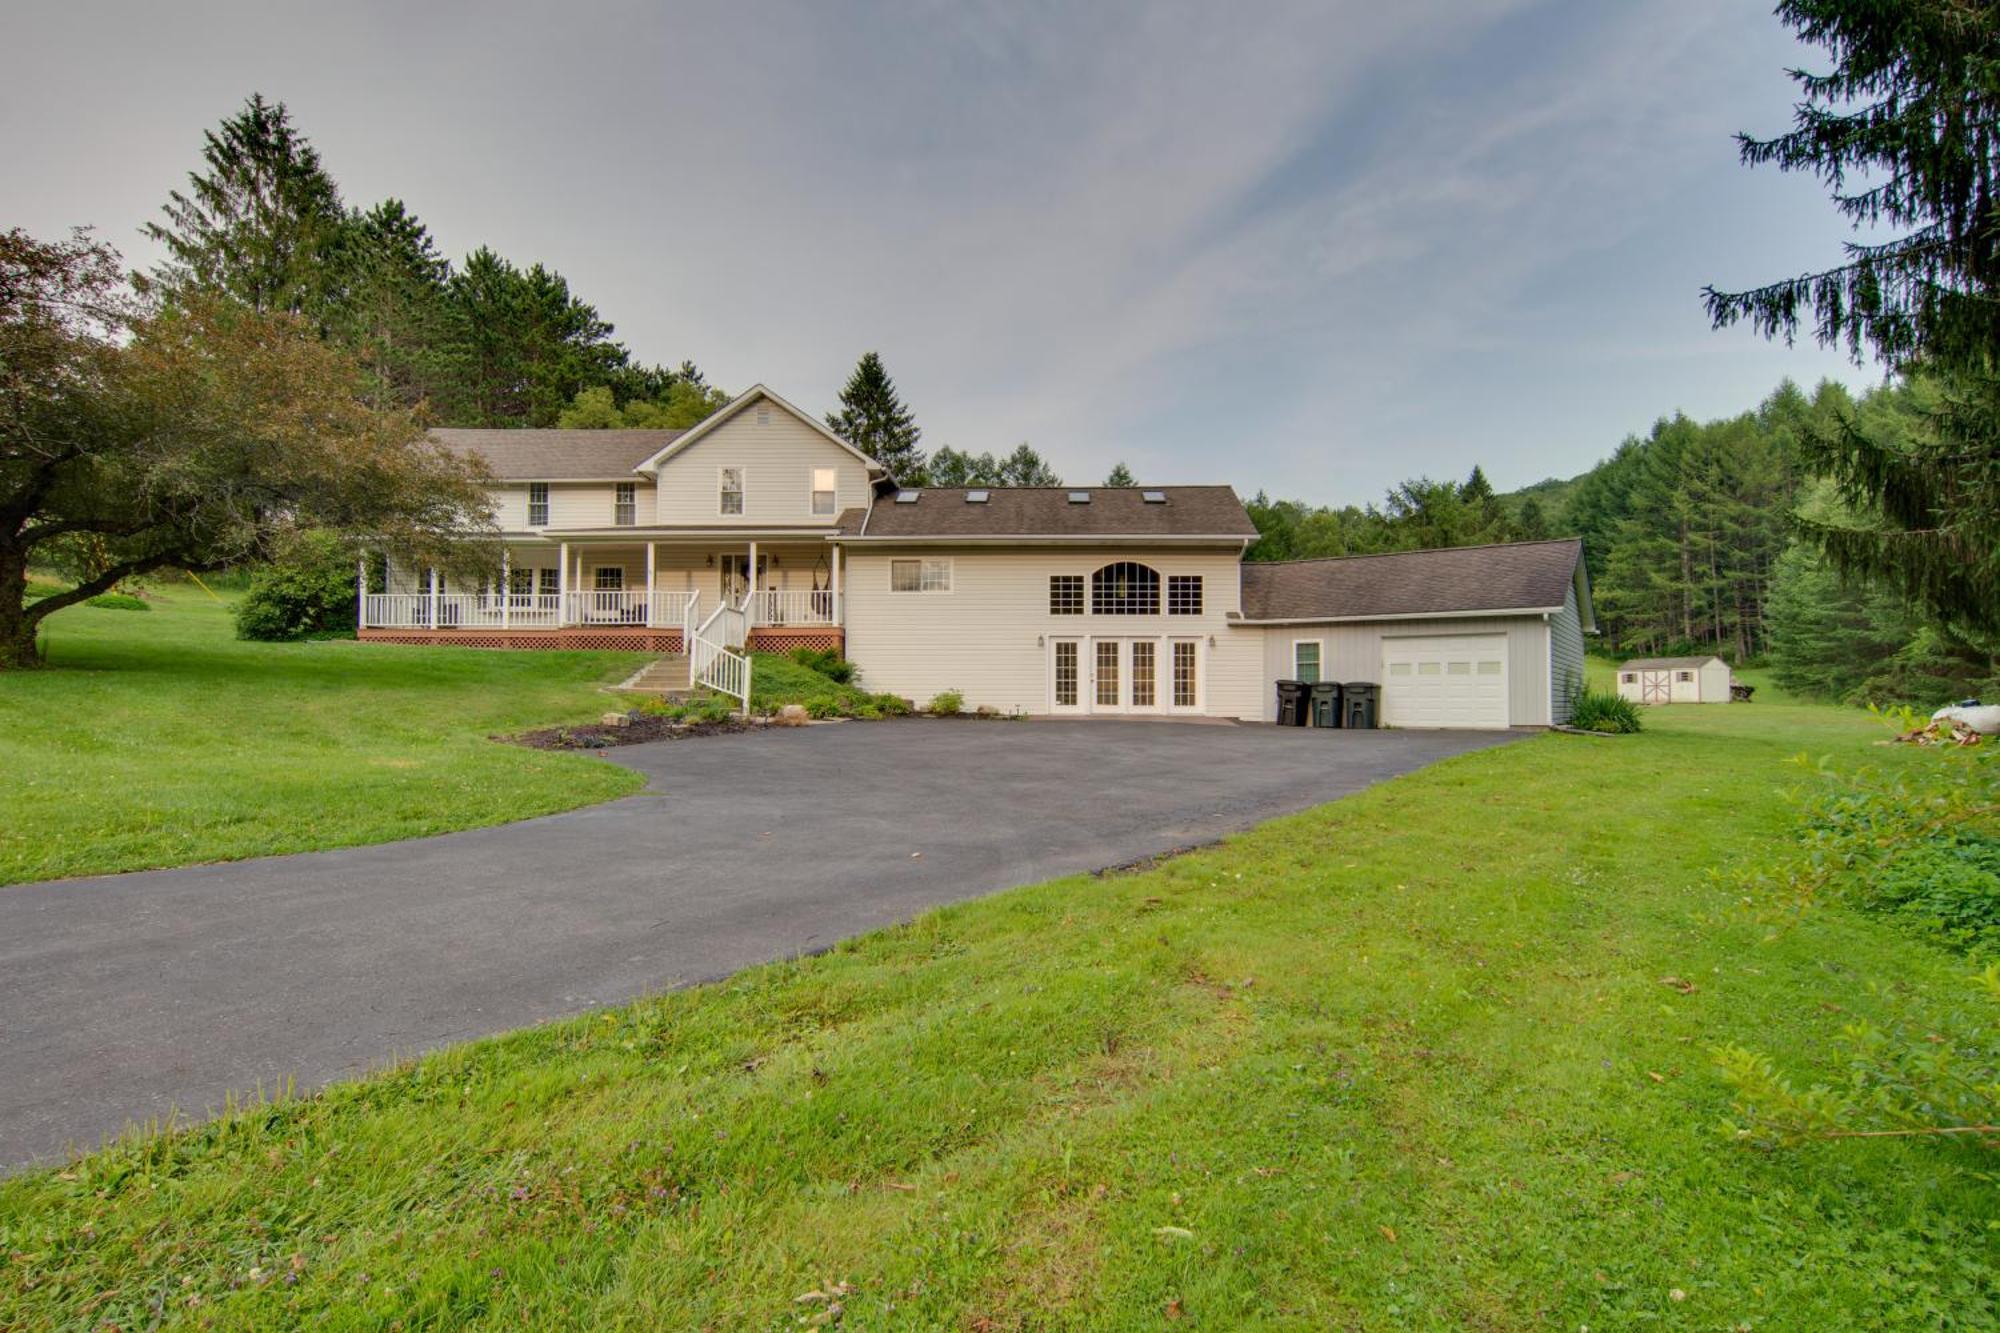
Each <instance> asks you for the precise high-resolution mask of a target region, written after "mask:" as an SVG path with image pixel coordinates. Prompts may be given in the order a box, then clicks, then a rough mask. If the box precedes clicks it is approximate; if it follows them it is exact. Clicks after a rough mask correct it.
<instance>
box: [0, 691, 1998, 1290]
mask: <svg viewBox="0 0 2000 1333" xmlns="http://www.w3.org/2000/svg"><path fill="white" fill-rule="evenodd" d="M1648 722H1649V724H1650V727H1649V730H1648V731H1647V732H1646V733H1645V734H1643V735H1641V736H1638V737H1632V738H1621V739H1616V740H1612V739H1587V738H1581V737H1567V736H1555V735H1551V736H1544V737H1540V738H1535V739H1531V740H1527V741H1524V742H1522V743H1520V744H1516V745H1512V746H1508V747H1505V748H1503V749H1500V750H1497V751H1487V752H1483V753H1479V754H1475V755H1469V756H1465V757H1462V758H1459V759H1455V760H1452V761H1450V762H1448V763H1445V764H1441V765H1438V766H1436V767H1434V768H1432V769H1429V770H1427V771H1424V772H1422V773H1419V774H1415V775H1412V776H1410V777H1406V778H1403V779H1400V780H1398V781H1395V782H1392V783H1389V784H1387V785H1385V786H1382V787H1379V788H1376V789H1374V790H1372V791H1370V792H1368V793H1365V794H1363V795H1361V796H1359V797H1356V798H1353V799H1350V800H1347V801H1343V802H1340V803H1338V804H1335V805H1332V806H1327V807H1323V808H1321V809H1318V810H1314V811H1311V812H1308V813H1305V814H1302V815H1299V816H1295V817H1292V818H1288V819H1283V820H1279V821H1276V822H1274V823H1271V824H1268V825H1265V826H1263V827H1261V828H1259V829H1257V830H1254V831H1252V832H1250V833H1247V834H1245V835H1243V836H1240V837H1237V838H1234V839H1232V840H1230V841H1229V842H1228V843H1226V844H1225V845H1223V846H1221V847H1218V848H1215V849H1211V850H1206V851H1203V852H1200V853H1196V854H1193V855H1189V856H1186V857H1182V858H1179V859H1177V860H1174V861H1171V862H1168V863H1166V864H1164V865H1162V866H1160V867H1158V868H1155V869H1152V870H1149V871H1145V872H1143V873H1136V874H1129V875H1122V876H1116V877H1111V878H1105V879H1097V878H1092V877H1079V878H1073V879H1067V880H1062V881H1058V882H1054V883H1050V884H1044V885H1040V886H1037V887H1033V888H1027V889H1022V890H1017V891H1014V892H1011V893H1007V894H1003V895H1000V896H997V897H993V898H989V899H985V900H982V901H978V902H974V903H969V904H965V905H961V906H957V907H953V908H949V909H946V910H942V911H938V912H934V913H931V914H929V915H927V916H924V917H923V918H921V919H919V920H917V921H915V922H913V923H911V924H908V925H906V926H903V927H900V928H896V929H891V930H886V931H882V932H879V933H876V934H873V935H870V936H868V937H865V938H863V939H860V940H858V941H854V942H851V943H848V944H845V945H843V946H841V947H840V948H838V949H836V950H835V951H834V952H832V953H830V954H828V955H825V956H822V957H818V958H812V959H807V960H801V961H798V962H795V963H790V964H784V965H775V966H769V967H764V968H759V969H754V970H752V971H749V972H746V973H744V974H741V975H740V976H738V977H736V978H734V979H732V980H730V981H728V982H726V983H722V984H718V985H712V986H706V987H702V988H699V989H695V990H691V991H687V992H683V993H679V994H675V995H671V996H667V997H663V998H660V999H658V1000H655V1001H651V1002H647V1003H642V1004H638V1005H634V1006H631V1007H628V1008H624V1009H619V1010H616V1011H611V1012H605V1013H601V1014H597V1015H593V1016H590V1017H588V1018H584V1019H578V1020H575V1021H571V1022H565V1023H562V1024H557V1025H552V1026H549V1027H546V1028H542V1029H537V1030H533V1031H528V1032H523V1033H518V1034H514V1035H511V1036H508V1037H504V1038H499V1039H495V1040H491V1041H487V1042H483V1043H478V1044H475V1045H470V1046H466V1047H462V1048H458V1049H454V1050H451V1051H447V1052H443V1053H440V1054H438V1055H436V1056H433V1057H430V1058H427V1059H424V1060H422V1061H421V1062H418V1063H415V1064H412V1065H409V1066H406V1067H403V1068H400V1069H397V1070H395V1071H392V1072H389V1073H386V1074H384V1075H383V1076H381V1077H378V1078H375V1079H372V1080H369V1081H366V1082H361V1083H355V1084H349V1085H344V1086H341V1087H338V1088H336V1089H334V1090H332V1091H330V1092H328V1093H327V1094H325V1095H323V1096H319V1097H316V1098H312V1099H308V1100H301V1101H294V1102H290V1103H281V1104H276V1105H271V1106H268V1107H260V1108H254V1109H251V1110H248V1111H245V1112H243V1113H241V1114H239V1115H237V1116H236V1117H235V1118H233V1119H230V1120H227V1121H225V1122H222V1123H218V1124H216V1125H213V1126H210V1127H208V1128H205V1129H202V1130H198V1131H195V1132H192V1133H189V1134H187V1135H184V1136H181V1137H178V1138H171V1139H153V1140H150V1141H143V1142H134V1143H132V1144H129V1145H127V1146H123V1147H119V1148H115V1149H113V1150H110V1151H106V1152H103V1153H100V1154H97V1155H94V1156H91V1157H88V1158H85V1159H84V1160H82V1161H80V1162H78V1163H76V1164H74V1165H73V1166H71V1167H70V1168H69V1169H67V1170H64V1171H61V1172H56V1171H45V1172H40V1173H37V1174H32V1175H28V1176H25V1177H21V1178H17V1179H14V1180H11V1181H8V1182H4V1183H0V1252H11V1254H12V1256H13V1258H12V1262H11V1264H10V1265H8V1266H7V1267H5V1268H4V1269H0V1327H6V1326H15V1325H18V1326H22V1327H52V1326H59V1325H65V1324H67V1325H73V1326H77V1327H82V1326H85V1325H87V1324H91V1323H94V1322H96V1321H109V1322H111V1323H114V1324H117V1325H119V1326H122V1327H127V1328H131V1327H138V1326H141V1325H148V1324H150V1323H151V1322H152V1321H154V1320H155V1319H161V1318H164V1319H165V1320H166V1321H169V1322H173V1321H181V1320H187V1321H201V1322H203V1323H204V1325H205V1326H207V1325H209V1324H212V1326H214V1327H218V1328H246V1327H277V1326H287V1327H289V1326H307V1325H313V1324H317V1323H321V1322H325V1323H329V1324H331V1325H333V1326H337V1327H362V1326H367V1327H378V1326H379V1327H389V1326H402V1327H412V1328H414V1327H442V1326H457V1325H463V1324H478V1325H492V1326H496V1327H498V1326H508V1327H516V1326H524V1325H525V1326H534V1327H558V1326H566V1327H599V1326H607V1327H608V1326H640V1327H648V1326H658V1325H662V1324H666V1325H672V1326H676V1327H715V1328H722V1327H744V1326H766V1327H770V1326H778V1325H785V1326H791V1325H793V1324H794V1322H795V1321H797V1320H799V1319H800V1318H801V1317H802V1316H803V1317H812V1316H816V1315H822V1314H824V1313H825V1312H826V1310H827V1302H826V1301H824V1300H808V1301H806V1302H804V1303H799V1302H797V1301H796V1300H795V1298H797V1297H799V1296H801V1295H802V1294H805V1293H808V1292H811V1291H815V1290H817V1291H819V1292H821V1293H822V1294H824V1293H826V1292H827V1291H829V1289H830V1287H831V1284H836V1283H845V1284H851V1290H848V1291H846V1292H845V1294H844V1295H841V1296H839V1297H838V1299H839V1300H840V1301H841V1302H842V1304H843V1305H844V1307H845V1318H846V1322H847V1324H848V1326H859V1327H868V1328H877V1327H912V1328H931V1327H960V1328H980V1329H995V1328H1026V1327H1037V1328H1039V1327H1049V1326H1061V1325H1086V1324H1087V1325H1092V1326H1112V1327H1152V1326H1156V1325H1158V1324H1160V1323H1162V1322H1163V1321H1168V1320H1172V1319H1175V1318H1176V1317H1179V1318H1184V1319H1185V1320H1186V1321H1187V1322H1188V1323H1189V1324H1190V1325H1193V1326H1203V1327H1214V1328H1235V1327H1242V1326H1253V1325H1287V1326H1298V1327H1315V1328H1318V1327H1329V1326H1331V1327H1354V1328H1382V1329H1391V1328H1395V1329H1402V1328H1436V1329H1446V1328H1450V1329H1458V1328H1480V1329H1512V1328H1540V1327H1555V1328H1567V1329H1576V1328H1578V1327H1579V1326H1583V1325H1588V1326H1589V1327H1591V1328H1605V1329H1608V1328H1620V1329H1622V1328H1633V1327H1664V1328H1689V1329H1696V1328H1699V1329H1724V1328H1736V1327H1746V1326H1747V1327H1752V1328H1757V1329H1766V1328H1772V1329H1775V1328H1798V1329H1826V1328H1858V1327H1871V1328H1940V1327H1957V1326H1974V1325H1980V1324H1985V1323H1989V1322H1990V1321H1992V1320H1993V1319H1994V1318H1995V1277H1994V1274H1995V1272H1996V1261H2000V1239H1996V1237H2000V1232H1996V1230H1995V1229H1994V1228H1993V1227H1992V1225H1991V1219H1992V1217H1993V1216H1994V1214H1995V1207H1994V1205H1995V1193H1994V1187H1993V1185H1992V1180H1991V1174H1990V1172H1991V1164H1990V1163H1981V1162H1979V1161H1978V1160H1977V1159H1976V1157H1975V1156H1974V1150H1971V1149H1967V1148H1964V1147H1963V1146H1954V1145H1947V1144H1929V1143H1909V1142H1900V1141H1879V1142H1868V1143H1848V1144H1843V1145H1840V1146H1826V1147H1812V1148H1808V1149H1804V1150H1800V1151H1794V1152H1786V1153H1765V1152H1760V1151H1756V1150H1753V1149H1750V1148H1747V1147H1744V1146H1741V1145H1739V1144H1737V1143H1734V1142H1732V1141H1730V1140H1729V1139H1728V1138H1727V1137H1726V1135H1725V1134H1724V1133H1723V1132H1722V1131H1721V1126H1722V1125H1723V1123H1724V1122H1725V1120H1726V1118H1727V1115H1728V1096H1727V1093H1726V1090H1725V1089H1724V1088H1723V1087H1722V1086H1721V1084H1720V1083H1719V1082H1718V1080H1717V1079H1716V1077H1715V1076H1714V1075H1713V1074H1712V1073H1711V1072H1710V1069H1709V1067H1708V1056H1707V1054H1706V1052H1707V1049H1708V1047H1709V1046H1710V1044H1711V1043H1714V1042H1718V1041H1721V1040H1724V1039H1731V1038H1734V1039H1744V1040H1748V1041H1751V1042H1754V1043H1755V1044H1757V1045H1759V1046H1761V1047H1763V1048H1764V1049H1766V1050H1768V1051H1769V1052H1770V1053H1772V1054H1773V1055H1774V1056H1776V1057H1778V1058H1779V1059H1780V1060H1781V1061H1782V1062H1783V1063H1784V1064H1785V1065H1786V1066H1787V1067H1789V1068H1791V1069H1793V1070H1803V1071H1807V1072H1809V1073H1815V1074H1817V1075H1819V1076H1821V1077H1830V1076H1832V1075H1834V1074H1835V1072H1836V1071H1835V1070H1834V1069H1833V1068H1831V1066H1830V1065H1829V1052H1828V1042H1829V1038H1830V1037H1831V1036H1832V1035H1833V1034H1834V1033H1835V1032H1836V1031H1837V1030H1838V1028H1839V1025H1840V1024H1841V1023H1843V1022H1845V1021H1847V1020H1848V1018H1849V1016H1850V1015H1851V1014H1853V1013H1855V1012H1864V1011H1867V1010H1869V1009H1870V1008H1871V1007H1872V1005H1873V1003H1874V1001H1873V1000H1872V999H1871V996H1870V992H1869V989H1868V982H1869V981H1870V979H1871V978H1884V979H1893V981H1894V982H1895V984H1897V985H1899V986H1902V987H1908V988H1912V989H1917V990H1925V991H1932V992H1936V993H1938V994H1939V995H1941V996H1942V995H1946V994H1948V993H1949V992H1950V991H1951V990H1953V989H1954V988H1955V987H1956V986H1958V985H1959V984H1960V982H1959V974H1960V971H1961V963H1960V962H1959V961H1958V960H1955V959H1951V958H1948V957H1945V956H1943V955H1942V954H1939V953H1937V952H1935V951H1933V950H1932V949H1931V948H1930V947H1929V946H1927V945H1924V944H1922V943H1919V942H1917V941H1914V940H1911V939H1907V938H1903V937H1901V936H1898V935H1896V934H1894V933H1892V932H1890V931H1888V930H1886V929H1884V928H1883V927H1882V926H1881V925H1880V924H1878V923H1873V922H1869V921H1865V920H1862V919H1860V918H1857V917H1852V916H1848V915H1846V914H1843V913H1841V912H1839V911H1834V910H1830V911H1828V912H1826V913H1824V914H1821V915H1817V916H1816V917H1815V918H1813V919H1812V920H1810V921H1809V922H1807V923H1806V924H1805V925H1802V926H1800V927H1798V928H1796V929H1794V930H1792V931H1791V932H1789V933H1787V934H1784V935H1782V936H1780V937H1779V938H1777V939H1776V940H1774V941H1770V942H1764V941H1763V938H1762V937H1763V931H1762V930H1761V929H1759V928H1757V927H1754V926H1751V925H1749V924H1747V923H1740V922H1735V921H1734V920H1733V919H1732V918H1730V917H1729V916H1728V914H1727V908H1728V895H1727V893H1726V891H1725V890H1723V889H1721V888H1719V887H1717V886H1715V885H1714V884H1712V883H1711V882H1710V881H1709V880H1707V879H1706V877H1705V873H1704V872H1705V871H1706V870H1707V868H1708V867H1710V866H1712V865H1716V864H1718V863H1726V862H1728V861H1730V860H1732V859H1733V858H1737V857H1741V856H1743V855H1745V854H1746V853H1748V852H1751V851H1753V850H1754V849H1755V848H1756V847H1758V846H1759V845H1760V844H1761V843H1763V842H1765V841H1766V840H1769V839H1772V838H1775V837H1779V836H1782V834H1783V831H1784V829H1785V826H1786V811H1785V807H1784V802H1783V800H1782V797H1781V794H1780V789H1781V786H1782V785H1783V784H1784V783H1786V782H1787V781H1788V776H1787V773H1786V771H1785V770H1784V768H1783V766H1782V763H1781V761H1782V760H1783V759H1784V758H1785V757H1786V756H1788V755H1789V754H1791V753H1793V752H1795V751H1797V750H1799V749H1801V748H1809V749H1811V750H1814V751H1816V752H1824V753H1832V754H1835V755H1838V756H1844V757H1846V758H1850V759H1851V758H1854V757H1856V756H1858V755H1861V754H1864V753H1870V752H1868V751H1867V750H1866V748H1865V747H1866V746H1867V743H1868V742H1869V741H1870V740H1871V739H1873V737H1874V736H1875V735H1876V734H1877V733H1876V731H1875V730H1873V729H1872V728H1871V727H1870V725H1869V724H1868V723H1867V722H1866V720H1865V719H1861V718H1858V717H1856V716H1855V715H1853V714H1852V713H1846V712H1839V711H1834V710H1830V709H1820V708H1809V707H1799V706H1782V705H1781V706H1773V707H1765V706H1762V705H1752V706H1750V707H1747V708H1735V707H1731V708H1707V709H1700V708H1683V709H1673V710H1664V711H1658V710H1656V711H1654V712H1651V713H1649V714H1648ZM1877 753H1880V754H1881V758H1882V761H1883V762H1889V763H1898V762H1923V761H1924V759H1925V756H1923V755H1921V754H1910V753H1907V752H1895V753H1889V752H1877ZM1666 977H1675V978H1680V979H1684V980H1685V981H1691V982H1693V983H1694V985H1693V989H1692V990H1691V992H1688V993H1683V990H1682V989H1681V988H1680V987H1679V986H1670V985H1666V984H1663V983H1662V978H1666ZM1982 1170H1983V1171H1984V1172H1985V1174H1981V1172H1982ZM398 1321H399V1322H398Z"/></svg>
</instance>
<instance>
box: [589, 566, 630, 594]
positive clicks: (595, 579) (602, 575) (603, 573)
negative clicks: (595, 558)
mask: <svg viewBox="0 0 2000 1333" xmlns="http://www.w3.org/2000/svg"><path fill="white" fill-rule="evenodd" d="M591 587H592V588H594V589H595V590H596V591H598V592H623V591H624V590H625V567H624V566H623V565H599V566H598V567H597V568H596V569H594V570H592V571H591Z"/></svg>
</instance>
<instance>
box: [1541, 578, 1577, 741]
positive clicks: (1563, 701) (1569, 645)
mask: <svg viewBox="0 0 2000 1333" xmlns="http://www.w3.org/2000/svg"><path fill="white" fill-rule="evenodd" d="M1582 684H1583V618H1582V617H1581V616H1580V615H1578V614H1577V603H1576V584H1575V583H1574V582H1572V583H1571V584H1570V589H1569V592H1568V593H1567V594H1565V595H1564V597H1563V609H1562V610H1560V611H1558V612H1556V613H1555V615H1553V616H1551V617H1549V720H1550V721H1551V722H1554V723H1558V724H1560V723H1564V722H1567V721H1569V718H1570V709H1571V705H1572V704H1573V703H1574V702H1575V698H1576V690H1577V688H1578V687H1580V686H1581V685H1582Z"/></svg>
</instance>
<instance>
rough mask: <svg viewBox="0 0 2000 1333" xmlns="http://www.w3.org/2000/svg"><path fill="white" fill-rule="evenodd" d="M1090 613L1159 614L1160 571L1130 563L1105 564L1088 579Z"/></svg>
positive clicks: (1098, 614) (1127, 561) (1117, 614)
mask: <svg viewBox="0 0 2000 1333" xmlns="http://www.w3.org/2000/svg"><path fill="white" fill-rule="evenodd" d="M1090 613H1091V614H1092V615H1094V616H1156V615H1158V614H1160V575H1159V572H1158V571H1157V570H1155V569H1153V568H1152V567H1151V566H1149V565H1142V564H1139V563H1137V562H1136V561H1132V560H1120V561H1119V562H1118V563H1117V564H1115V565H1106V566H1105V567H1104V568H1102V569H1100V570H1098V571H1097V572H1096V573H1095V574H1092V575H1091V576H1090Z"/></svg>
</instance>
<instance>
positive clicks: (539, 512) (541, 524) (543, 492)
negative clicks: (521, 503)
mask: <svg viewBox="0 0 2000 1333" xmlns="http://www.w3.org/2000/svg"><path fill="white" fill-rule="evenodd" d="M548 525H549V484H548V483H547V482H546V481H531V482H529V483H528V526H529V527H531V528H546V527H547V526H548Z"/></svg>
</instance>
